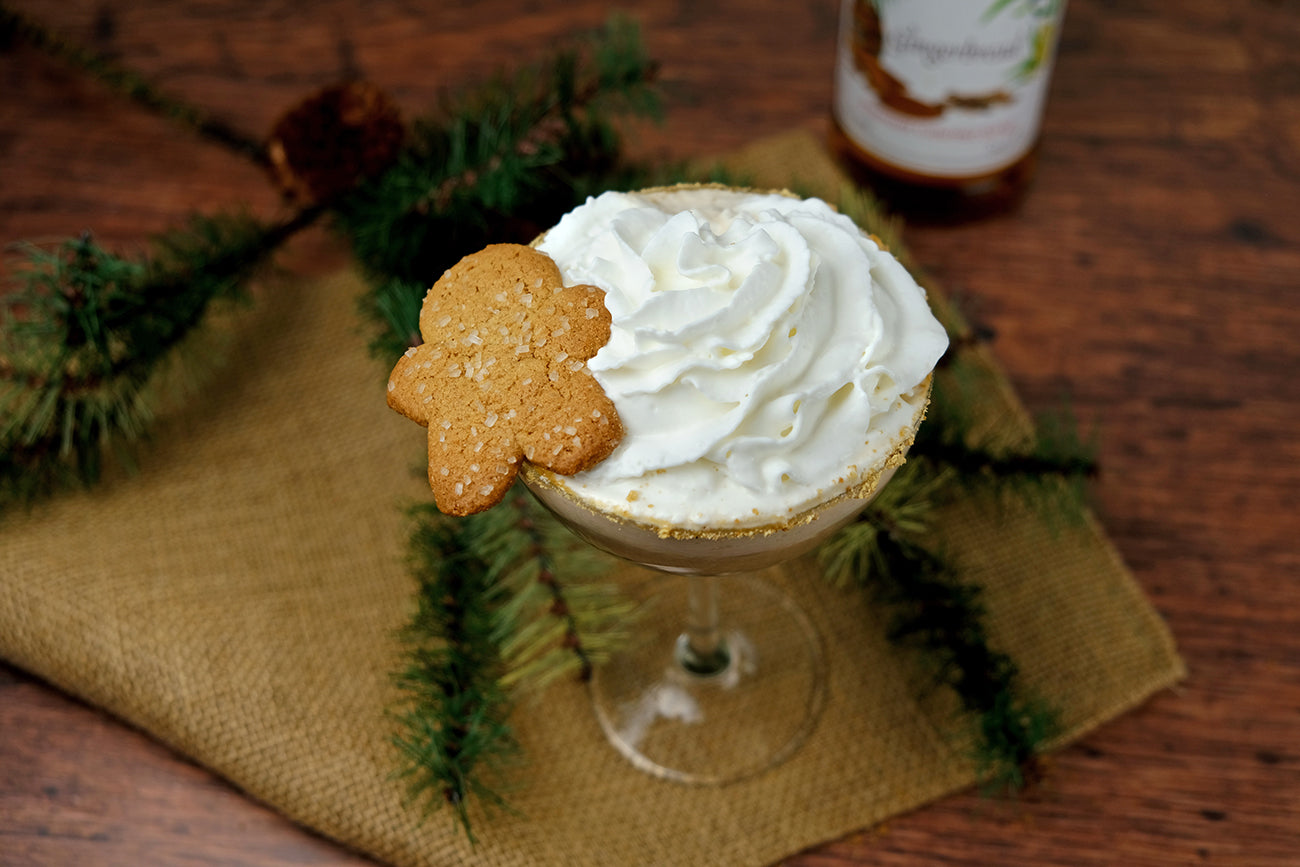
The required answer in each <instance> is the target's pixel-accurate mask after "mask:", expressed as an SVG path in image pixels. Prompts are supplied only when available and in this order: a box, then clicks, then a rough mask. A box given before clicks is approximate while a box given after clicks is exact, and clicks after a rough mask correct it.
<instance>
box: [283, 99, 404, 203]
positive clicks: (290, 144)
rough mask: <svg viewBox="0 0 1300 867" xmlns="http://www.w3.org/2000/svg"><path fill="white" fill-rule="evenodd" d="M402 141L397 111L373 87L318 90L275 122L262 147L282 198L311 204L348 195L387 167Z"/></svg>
mask: <svg viewBox="0 0 1300 867" xmlns="http://www.w3.org/2000/svg"><path fill="white" fill-rule="evenodd" d="M405 135H406V128H405V125H404V124H403V123H402V117H401V112H400V111H399V110H398V108H397V105H396V104H395V103H394V102H393V101H392V100H391V99H390V98H389V97H388V95H387V94H385V93H384V92H383V91H382V90H380V89H379V88H378V87H376V86H375V85H373V84H371V83H370V82H366V81H349V82H344V83H342V84H334V85H330V86H328V87H325V88H322V89H321V90H319V91H317V92H316V93H314V94H312V95H311V96H309V97H307V98H306V99H304V100H303V101H302V102H300V103H298V104H297V105H296V106H294V107H293V108H291V109H290V110H289V111H287V112H285V114H284V115H283V116H282V117H281V118H280V120H278V121H277V122H276V124H275V126H274V127H273V128H272V130H271V135H270V137H269V139H268V141H267V146H266V150H267V156H268V157H269V158H270V160H271V170H272V174H273V175H274V178H275V181H276V183H277V184H278V185H279V187H280V189H281V191H282V192H283V193H284V194H285V196H286V197H288V198H291V199H294V200H296V201H299V202H302V203H305V204H312V203H316V202H323V201H328V200H329V199H332V198H334V197H335V196H337V195H339V194H341V193H344V192H346V191H348V190H350V189H351V188H352V187H353V186H355V185H356V184H357V183H358V182H359V181H361V180H362V179H364V178H368V177H372V176H374V175H376V174H378V173H380V172H382V171H383V170H384V169H386V168H387V167H388V166H389V165H391V164H392V162H393V160H395V159H396V158H397V154H398V152H399V151H400V150H401V147H402V142H403V139H404V138H405Z"/></svg>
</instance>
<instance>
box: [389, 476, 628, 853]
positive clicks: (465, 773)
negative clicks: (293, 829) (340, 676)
mask: <svg viewBox="0 0 1300 867" xmlns="http://www.w3.org/2000/svg"><path fill="white" fill-rule="evenodd" d="M412 515H413V518H414V519H415V529H414V530H413V532H412V535H411V539H410V559H411V563H412V568H413V571H414V572H415V574H416V575H417V578H418V581H419V592H418V594H417V599H418V609H417V612H416V614H415V616H414V618H413V619H412V621H411V623H410V624H409V625H408V626H407V628H406V629H405V630H404V632H403V637H404V639H405V642H406V646H407V648H408V650H407V663H406V665H405V667H404V668H403V669H402V671H401V672H400V673H399V674H398V675H397V677H396V682H397V686H398V687H399V689H400V690H401V693H402V698H401V700H400V702H399V704H398V706H397V708H396V709H395V712H394V716H395V718H396V720H397V722H398V724H399V731H398V733H397V734H396V735H395V736H394V743H395V744H396V745H397V747H398V748H399V750H400V751H401V753H402V755H403V758H404V767H403V770H402V772H401V775H402V777H403V778H405V779H406V781H407V790H408V794H409V795H410V797H411V798H412V799H413V800H415V801H418V802H421V803H422V804H423V805H424V807H425V809H426V810H428V811H432V810H434V809H436V808H437V807H438V806H440V805H441V804H443V803H446V804H449V805H450V806H451V807H452V808H453V809H454V811H455V814H456V818H457V821H458V822H459V824H460V826H461V827H462V829H463V830H464V831H465V833H466V835H467V836H468V837H469V839H470V840H471V841H472V840H473V839H474V835H473V830H472V823H471V819H470V813H469V808H470V804H471V802H472V801H475V800H477V801H478V802H480V803H482V804H483V806H484V807H486V808H493V807H495V808H508V804H507V801H506V798H505V797H504V795H503V794H502V793H501V792H500V791H499V790H498V787H499V786H501V785H503V784H505V783H508V780H507V778H506V776H505V775H504V773H503V771H504V769H506V768H508V767H509V766H510V765H511V764H512V763H513V762H514V761H515V760H517V759H518V756H519V748H518V742H517V740H516V739H515V735H514V730H513V728H512V726H511V724H510V714H511V712H512V711H513V709H514V707H515V704H516V702H517V701H518V700H519V698H520V697H521V696H522V695H525V694H528V693H531V692H534V691H536V690H539V689H541V688H543V687H544V686H545V685H547V684H549V683H550V682H552V681H553V680H555V679H556V678H557V677H561V676H563V675H566V674H573V673H578V674H579V675H581V676H583V677H585V676H587V675H589V674H590V672H591V668H592V666H593V665H596V664H599V663H600V662H601V661H603V660H604V659H605V658H606V657H607V656H608V654H609V653H610V652H611V651H612V650H614V649H616V648H617V647H619V646H621V645H622V644H623V643H624V642H625V641H626V639H627V625H628V623H629V622H630V621H631V618H632V617H633V615H634V610H633V607H632V606H631V605H630V604H629V603H627V602H625V601H623V600H622V599H621V597H620V595H619V594H618V592H617V590H615V589H614V588H612V587H610V586H609V585H606V584H602V583H595V582H591V581H589V580H588V579H590V578H592V577H594V576H597V575H603V574H605V573H606V572H608V571H609V569H610V567H611V559H610V558H609V557H608V556H607V555H604V554H601V553H599V552H597V551H596V550H595V549H593V548H591V546H589V545H586V544H585V543H583V542H581V541H580V540H579V539H577V538H576V537H575V536H573V534H572V533H570V532H569V531H568V530H566V529H564V528H563V527H562V526H561V525H560V524H559V522H557V521H556V520H555V519H554V518H553V517H551V516H550V514H549V513H547V512H545V511H544V510H542V509H541V508H540V507H539V506H538V505H537V504H536V503H535V502H534V501H533V500H532V499H531V497H529V496H528V495H527V494H526V493H524V492H523V491H521V490H519V489H518V488H517V489H515V490H513V491H512V492H511V493H510V494H509V495H508V503H507V504H503V505H502V506H500V507H498V508H495V509H489V510H488V511H486V512H480V513H478V514H476V515H471V516H469V517H465V518H453V517H449V516H446V515H443V514H442V513H440V512H438V510H437V508H436V507H435V506H433V505H432V504H425V505H422V506H419V507H416V508H415V509H414V510H413V511H412Z"/></svg>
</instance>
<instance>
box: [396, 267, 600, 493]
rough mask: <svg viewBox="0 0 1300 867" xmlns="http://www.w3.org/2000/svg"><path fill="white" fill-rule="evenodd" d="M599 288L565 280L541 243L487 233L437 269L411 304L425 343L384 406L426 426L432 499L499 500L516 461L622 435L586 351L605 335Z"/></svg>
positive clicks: (595, 447) (544, 460)
mask: <svg viewBox="0 0 1300 867" xmlns="http://www.w3.org/2000/svg"><path fill="white" fill-rule="evenodd" d="M609 329H610V314H609V311H608V310H606V309H605V293H604V292H603V291H602V290H600V289H598V288H596V287H594V286H565V285H564V283H563V281H562V279H561V277H560V269H559V268H557V267H556V265H555V263H554V262H553V261H551V259H550V257H548V256H547V255H546V254H544V253H540V252H538V251H536V250H534V249H532V248H531V247H524V246H520V245H517V244H495V245H492V246H490V247H486V248H484V249H483V250H481V251H479V252H477V253H472V254H470V255H469V256H466V257H465V258H464V259H462V260H461V261H460V262H458V263H457V264H456V265H454V266H453V267H452V268H451V269H449V270H448V271H447V272H446V273H445V274H443V275H442V277H441V278H439V280H438V282H437V283H435V284H434V285H433V288H432V289H430V290H429V292H428V294H427V295H426V296H425V298H424V305H423V307H422V308H421V310H420V335H421V336H422V337H423V338H424V343H423V344H421V345H420V346H417V347H414V348H412V349H409V350H407V352H406V354H405V355H404V356H403V357H402V358H401V359H400V360H399V361H398V362H397V365H396V366H395V367H394V368H393V372H392V375H391V376H390V378H389V380H388V405H389V406H390V407H392V408H393V409H395V410H397V411H398V412H400V413H401V414H402V415H404V416H406V417H407V418H409V419H411V420H412V421H416V422H419V423H420V424H422V425H424V426H425V427H427V428H428V429H429V486H430V487H431V488H432V489H433V495H434V500H435V502H436V503H437V505H438V508H439V509H440V510H441V511H443V512H445V513H447V514H451V515H469V514H472V513H474V512H480V511H482V510H484V509H487V508H489V507H490V506H493V505H495V504H496V503H498V502H500V500H501V498H502V497H503V496H505V492H506V491H507V490H508V489H509V488H510V486H511V484H512V483H513V482H514V480H515V476H516V474H517V472H518V470H519V464H520V461H522V460H528V461H530V462H531V463H534V464H537V465H538V466H541V467H545V468H546V469H549V470H552V471H554V472H556V473H560V474H562V475H571V474H573V473H576V472H580V471H581V470H584V469H587V468H589V467H591V466H593V465H594V464H596V463H597V462H599V461H601V460H603V459H604V458H605V457H606V456H608V455H609V453H610V452H612V451H613V450H614V447H615V446H617V445H618V442H619V440H620V439H621V438H622V436H623V428H622V425H621V424H620V423H619V420H618V414H617V412H616V411H615V409H614V404H613V402H612V401H611V400H610V399H609V398H608V397H607V396H606V395H605V392H604V390H602V389H601V387H600V384H599V383H597V382H596V380H595V378H594V377H592V375H591V373H590V372H589V371H588V370H587V365H586V361H587V359H589V358H591V357H592V356H593V355H595V354H596V352H597V351H598V350H599V349H600V348H601V347H602V346H604V345H605V343H606V342H607V341H608V340H609Z"/></svg>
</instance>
